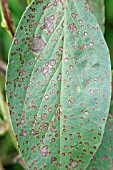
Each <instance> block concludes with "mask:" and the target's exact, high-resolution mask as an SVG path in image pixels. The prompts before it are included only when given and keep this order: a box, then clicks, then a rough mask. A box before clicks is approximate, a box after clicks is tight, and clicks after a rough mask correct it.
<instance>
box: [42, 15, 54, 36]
mask: <svg viewBox="0 0 113 170" xmlns="http://www.w3.org/2000/svg"><path fill="white" fill-rule="evenodd" d="M54 19H55V16H54V15H50V16H49V17H46V18H45V19H44V28H45V29H46V31H47V33H48V34H51V33H52V32H53V31H54Z"/></svg>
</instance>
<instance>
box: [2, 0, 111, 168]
mask: <svg viewBox="0 0 113 170" xmlns="http://www.w3.org/2000/svg"><path fill="white" fill-rule="evenodd" d="M29 2H30V0H16V1H15V0H8V4H9V8H10V11H11V14H12V18H13V20H14V23H15V27H17V25H18V22H19V20H20V18H21V15H22V13H23V11H24V10H25V8H26V6H27V3H29ZM15 7H16V8H15ZM105 7H106V25H105V39H106V41H107V44H108V47H109V49H110V54H111V63H112V69H113V1H111V0H105ZM0 23H2V24H3V22H2V17H1V15H0ZM11 42H12V38H11V36H10V35H9V34H8V32H7V31H6V28H3V27H2V26H0V170H4V169H6V170H10V169H11V170H23V169H25V165H24V163H23V161H22V159H21V158H20V156H19V154H18V149H17V147H16V143H15V139H14V136H13V133H12V130H11V126H10V120H9V116H8V110H7V105H6V100H5V71H6V65H7V61H8V51H9V47H10V45H11ZM12 76H13V75H12ZM110 112H111V117H112V113H113V106H112V102H111V109H110ZM107 126H108V128H109V123H108V125H107ZM110 146H111V145H110ZM112 156H113V155H112ZM103 159H105V160H106V159H107V158H106V157H104V158H103ZM92 164H93V163H92ZM94 164H95V161H94ZM98 164H99V162H98ZM111 164H112V163H111ZM92 167H93V166H92V165H91V169H92ZM112 167H113V166H112ZM106 170H107V169H106ZM110 170H112V169H110Z"/></svg>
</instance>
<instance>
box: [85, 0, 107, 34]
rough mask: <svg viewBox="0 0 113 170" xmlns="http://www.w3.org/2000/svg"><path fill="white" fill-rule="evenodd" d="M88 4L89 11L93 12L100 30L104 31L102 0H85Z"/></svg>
mask: <svg viewBox="0 0 113 170" xmlns="http://www.w3.org/2000/svg"><path fill="white" fill-rule="evenodd" d="M86 1H87V2H88V4H89V6H90V11H91V12H92V13H94V15H95V17H96V19H97V21H98V24H99V25H100V27H101V29H102V31H103V32H104V29H105V28H104V24H105V6H104V0H99V1H98V0H95V1H94V0H86Z"/></svg>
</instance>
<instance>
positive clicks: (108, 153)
mask: <svg viewBox="0 0 113 170" xmlns="http://www.w3.org/2000/svg"><path fill="white" fill-rule="evenodd" d="M92 169H95V170H100V169H101V170H106V169H107V170H112V169H113V113H110V114H109V116H108V119H107V123H106V128H105V133H104V136H103V140H102V143H101V145H100V146H99V149H98V151H97V153H96V154H95V156H94V157H93V159H92V161H91V162H90V164H89V166H88V168H87V170H92Z"/></svg>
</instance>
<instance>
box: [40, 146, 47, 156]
mask: <svg viewBox="0 0 113 170" xmlns="http://www.w3.org/2000/svg"><path fill="white" fill-rule="evenodd" d="M40 154H41V155H42V156H43V157H47V156H48V146H47V145H46V146H43V147H42V150H41V152H40Z"/></svg>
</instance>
